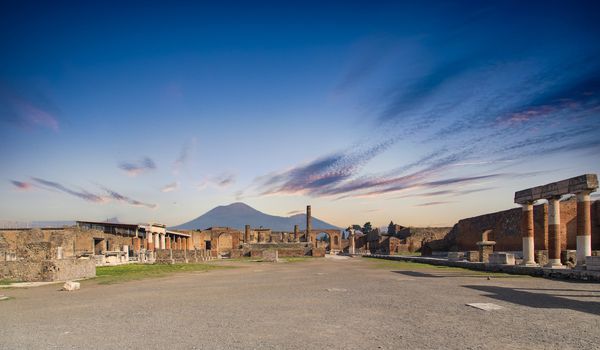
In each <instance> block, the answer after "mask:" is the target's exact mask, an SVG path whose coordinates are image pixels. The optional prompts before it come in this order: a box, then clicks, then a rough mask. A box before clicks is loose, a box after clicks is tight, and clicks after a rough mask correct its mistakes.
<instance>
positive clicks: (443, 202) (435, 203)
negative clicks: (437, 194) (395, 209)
mask: <svg viewBox="0 0 600 350" xmlns="http://www.w3.org/2000/svg"><path fill="white" fill-rule="evenodd" d="M448 203H455V202H453V201H437V202H427V203H421V204H417V205H415V207H431V206H434V205H442V204H448Z"/></svg>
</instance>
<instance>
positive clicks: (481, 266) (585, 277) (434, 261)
mask: <svg viewBox="0 0 600 350" xmlns="http://www.w3.org/2000/svg"><path fill="white" fill-rule="evenodd" d="M369 257H370V258H376V259H386V260H398V261H410V262H417V263H424V264H430V265H437V266H451V267H462V268H465V269H471V270H478V271H490V272H504V273H509V274H515V275H529V276H534V277H546V278H558V279H571V280H580V281H593V282H600V271H593V270H578V269H547V268H541V267H525V266H520V265H492V264H486V263H480V262H469V261H449V260H448V259H441V258H430V257H416V256H397V255H377V254H375V255H370V256H369Z"/></svg>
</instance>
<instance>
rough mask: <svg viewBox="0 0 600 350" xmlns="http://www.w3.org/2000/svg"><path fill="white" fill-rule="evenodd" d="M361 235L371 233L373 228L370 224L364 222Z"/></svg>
mask: <svg viewBox="0 0 600 350" xmlns="http://www.w3.org/2000/svg"><path fill="white" fill-rule="evenodd" d="M361 231H362V233H364V234H365V235H366V234H367V233H369V232H371V231H373V227H372V226H371V222H370V221H369V222H366V223H365V225H364V226H363V228H362V229H361Z"/></svg>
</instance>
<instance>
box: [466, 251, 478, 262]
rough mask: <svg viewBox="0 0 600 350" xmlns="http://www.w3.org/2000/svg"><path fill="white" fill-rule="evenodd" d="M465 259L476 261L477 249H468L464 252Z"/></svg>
mask: <svg viewBox="0 0 600 350" xmlns="http://www.w3.org/2000/svg"><path fill="white" fill-rule="evenodd" d="M466 260H467V261H470V262H478V261H479V252H478V251H477V250H469V251H468V252H467V254H466Z"/></svg>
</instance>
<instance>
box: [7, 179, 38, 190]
mask: <svg viewBox="0 0 600 350" xmlns="http://www.w3.org/2000/svg"><path fill="white" fill-rule="evenodd" d="M10 183H12V184H13V185H14V186H15V187H16V188H18V189H19V190H21V191H28V190H30V189H31V188H32V187H33V185H32V184H30V183H29V182H24V181H17V180H10Z"/></svg>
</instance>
